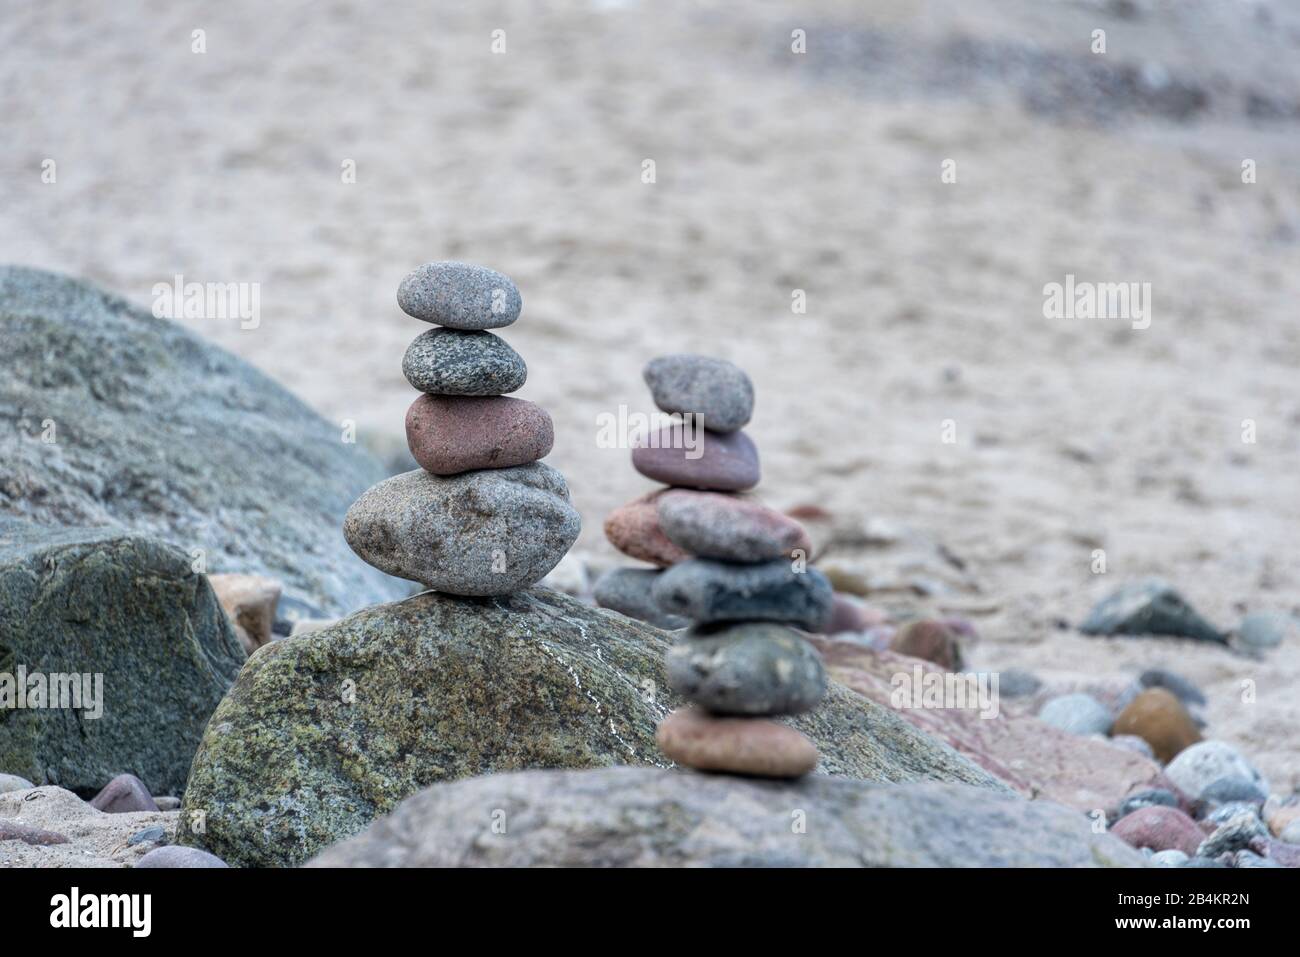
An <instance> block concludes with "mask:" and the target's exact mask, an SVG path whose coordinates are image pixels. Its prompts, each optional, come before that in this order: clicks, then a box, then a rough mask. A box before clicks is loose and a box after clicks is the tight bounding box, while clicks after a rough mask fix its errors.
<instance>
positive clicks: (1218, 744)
mask: <svg viewBox="0 0 1300 957" xmlns="http://www.w3.org/2000/svg"><path fill="white" fill-rule="evenodd" d="M1165 774H1166V775H1167V776H1168V778H1169V780H1171V781H1173V782H1174V785H1175V786H1176V787H1177V788H1178V789H1179V790H1180V791H1182V792H1183V793H1184V794H1186V795H1187V796H1188V797H1189V798H1192V799H1193V800H1198V801H1199V800H1200V798H1201V795H1202V794H1203V793H1204V792H1205V789H1206V788H1208V787H1209V786H1210V785H1211V784H1213V783H1214V782H1215V781H1217V780H1219V779H1220V778H1226V777H1241V778H1246V779H1247V780H1249V781H1254V782H1255V784H1257V785H1258V786H1259V788H1260V790H1262V791H1263V792H1264V793H1266V794H1267V793H1268V782H1267V781H1266V780H1265V779H1264V776H1263V775H1262V774H1260V773H1259V771H1258V770H1257V769H1256V768H1255V766H1254V765H1252V764H1251V763H1250V762H1249V761H1247V760H1246V758H1245V757H1244V756H1243V755H1242V753H1241V752H1240V751H1238V750H1237V749H1236V748H1234V747H1233V746H1232V745H1230V744H1228V742H1226V741H1200V742H1197V743H1196V744H1193V745H1191V746H1190V747H1188V748H1184V749H1183V750H1182V751H1180V752H1178V756H1177V757H1175V758H1174V759H1173V760H1172V761H1170V762H1169V765H1168V767H1166V768H1165Z"/></svg>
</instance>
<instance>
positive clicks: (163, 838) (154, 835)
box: [126, 824, 167, 847]
mask: <svg viewBox="0 0 1300 957" xmlns="http://www.w3.org/2000/svg"><path fill="white" fill-rule="evenodd" d="M166 842H167V829H166V828H165V827H163V826H162V825H161V824H155V825H154V826H153V827H146V828H142V829H141V830H139V831H136V832H135V833H134V834H132V835H131V836H130V837H128V838H127V839H126V845H127V847H135V846H136V845H137V844H165V843H166Z"/></svg>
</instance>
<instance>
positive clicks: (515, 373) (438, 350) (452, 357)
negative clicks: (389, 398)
mask: <svg viewBox="0 0 1300 957" xmlns="http://www.w3.org/2000/svg"><path fill="white" fill-rule="evenodd" d="M402 375H404V376H406V381H407V382H409V383H411V385H413V386H414V387H415V388H417V389H419V390H420V391H421V392H430V393H433V394H434V395H505V394H506V393H507V392H515V391H517V390H518V389H521V388H523V384H524V382H525V381H526V380H527V379H528V366H527V365H526V364H525V363H524V360H523V358H522V357H521V356H520V355H519V353H517V352H515V350H514V349H511V348H510V345H509V344H508V343H507V342H506V341H505V340H504V339H502V338H501V337H500V336H494V335H492V333H490V332H465V331H463V330H460V329H442V328H438V329H429V330H426V331H425V332H422V333H420V334H419V335H418V336H416V337H415V341H414V342H412V343H411V344H410V345H409V346H407V348H406V355H404V356H403V357H402Z"/></svg>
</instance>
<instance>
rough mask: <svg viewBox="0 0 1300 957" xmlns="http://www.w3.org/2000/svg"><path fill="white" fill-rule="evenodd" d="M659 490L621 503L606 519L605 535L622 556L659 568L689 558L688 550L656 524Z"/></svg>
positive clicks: (657, 522) (662, 493) (662, 492)
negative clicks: (674, 541) (677, 543)
mask: <svg viewBox="0 0 1300 957" xmlns="http://www.w3.org/2000/svg"><path fill="white" fill-rule="evenodd" d="M664 494H665V493H664V491H663V490H662V489H661V490H659V491H657V492H650V493H649V494H647V495H642V496H641V497H640V498H637V499H633V500H632V501H630V502H628V503H627V504H626V505H620V506H619V507H618V508H616V509H614V511H612V512H610V513H609V515H608V516H606V518H605V537H606V538H607V539H609V543H610V544H611V545H613V546H614V547H615V548H617V549H618V550H619V551H620V552H622V553H623V554H624V555H627V556H628V557H630V558H635V559H637V560H638V561H643V562H649V563H650V564H651V565H658V566H659V567H661V568H664V567H667V566H668V565H676V564H677V563H678V562H684V561H686V560H687V559H688V558H690V557H691V556H690V553H688V552H687V551H686V550H685V549H683V548H681V546H679V545H675V544H673V542H671V541H669V540H668V536H666V535H665V534H664V532H663V529H662V528H661V527H660V524H659V510H658V508H657V507H656V504H657V502H658V499H659V497H660V496H662V495H664Z"/></svg>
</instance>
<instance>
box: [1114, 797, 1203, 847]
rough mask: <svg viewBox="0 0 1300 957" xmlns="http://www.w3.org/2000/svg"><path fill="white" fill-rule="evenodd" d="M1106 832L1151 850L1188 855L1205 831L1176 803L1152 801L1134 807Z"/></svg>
mask: <svg viewBox="0 0 1300 957" xmlns="http://www.w3.org/2000/svg"><path fill="white" fill-rule="evenodd" d="M1110 832H1111V833H1112V834H1114V835H1115V836H1116V837H1118V838H1119V839H1120V840H1122V841H1124V842H1125V843H1126V844H1131V845H1132V846H1133V847H1149V848H1151V849H1152V850H1153V851H1170V850H1173V851H1182V852H1183V853H1184V854H1187V855H1188V856H1191V855H1192V854H1195V853H1196V849H1197V848H1198V847H1200V846H1201V842H1202V841H1203V840H1204V839H1205V834H1204V832H1202V830H1201V829H1200V827H1199V826H1198V825H1197V823H1196V822H1195V821H1193V820H1192V819H1191V818H1190V817H1188V816H1187V815H1186V814H1184V813H1183V812H1182V811H1180V810H1178V808H1176V807H1163V806H1161V805H1152V806H1150V807H1143V808H1138V809H1137V810H1136V811H1134V812H1133V813H1131V814H1127V815H1125V816H1124V817H1122V818H1120V819H1119V820H1118V821H1116V822H1115V824H1114V826H1113V827H1111V829H1110Z"/></svg>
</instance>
